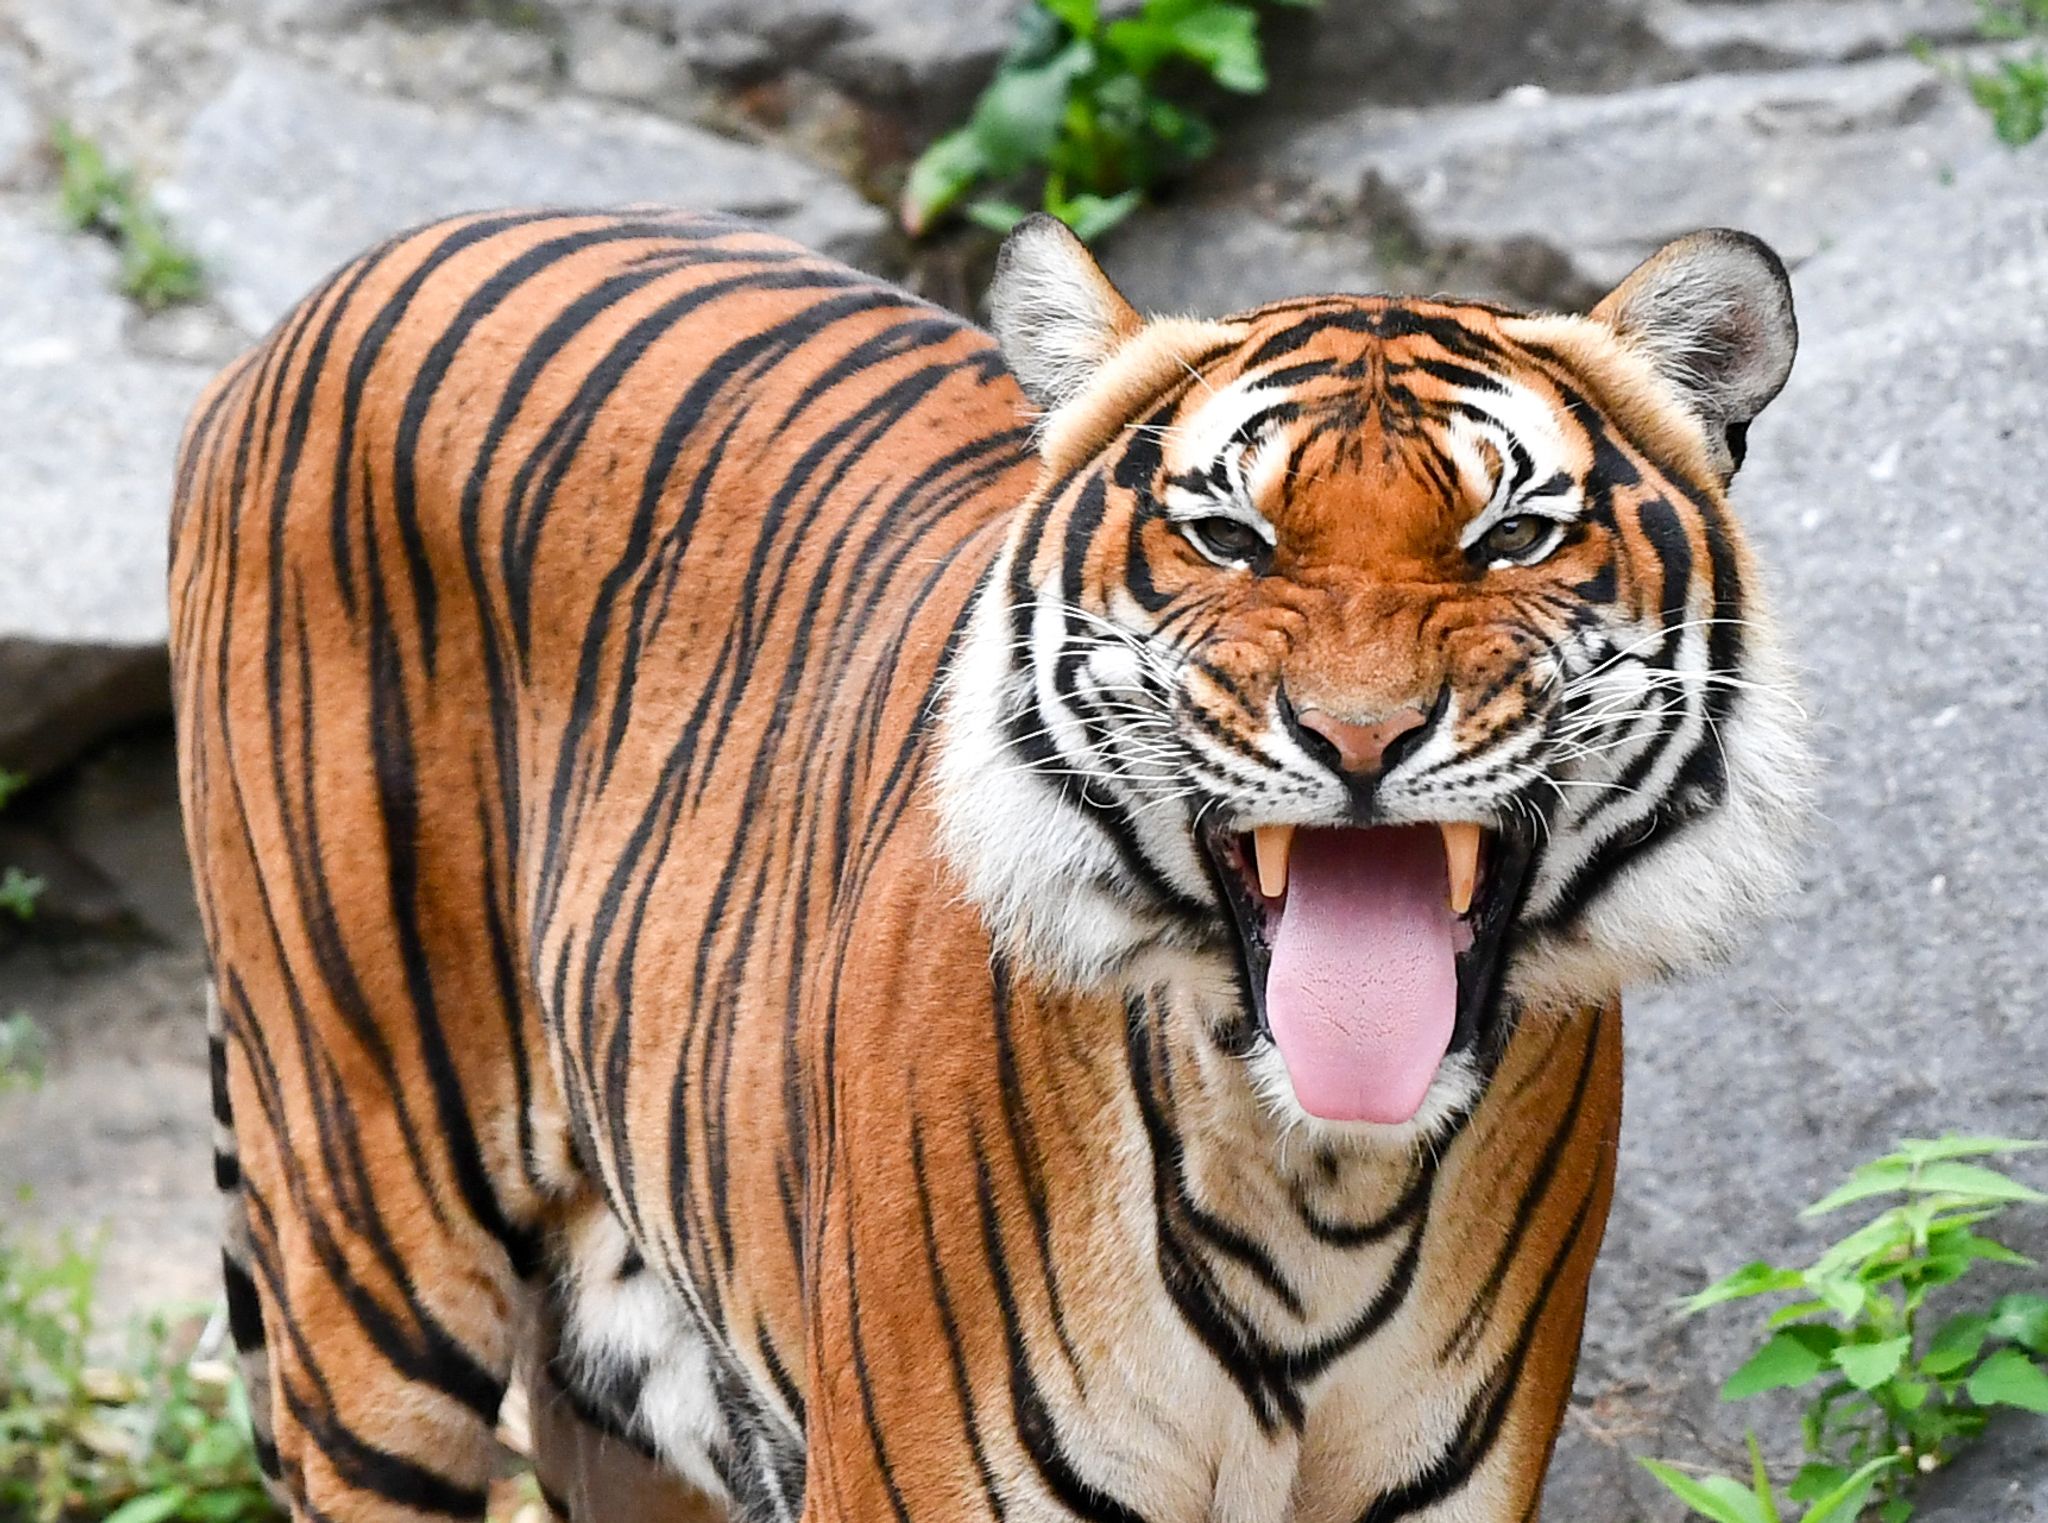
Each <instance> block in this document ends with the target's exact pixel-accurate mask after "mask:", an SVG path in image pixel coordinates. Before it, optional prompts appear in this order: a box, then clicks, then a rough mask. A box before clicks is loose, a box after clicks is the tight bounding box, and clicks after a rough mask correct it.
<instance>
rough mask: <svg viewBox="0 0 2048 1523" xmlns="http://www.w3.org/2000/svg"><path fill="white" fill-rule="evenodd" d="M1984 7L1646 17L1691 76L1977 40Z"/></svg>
mask: <svg viewBox="0 0 2048 1523" xmlns="http://www.w3.org/2000/svg"><path fill="white" fill-rule="evenodd" d="M1982 15H1983V11H1982V9H1981V8H1980V7H1978V6H1977V5H1975V4H1972V3H1971V0H1764V3H1761V4H1743V5H1731V4H1727V3H1725V0H1724V3H1715V4H1699V3H1685V0H1680V3H1669V4H1662V5H1652V6H1651V7H1650V9H1649V11H1648V13H1647V18H1646V19H1647V21H1648V23H1649V27H1650V30H1651V32H1652V33H1653V34H1654V35H1655V37H1656V38H1657V41H1658V44H1659V45H1660V46H1661V47H1662V48H1663V50H1664V51H1665V52H1666V54H1668V58H1667V59H1666V60H1665V61H1664V63H1663V66H1664V67H1666V68H1668V69H1672V70H1674V71H1675V72H1677V73H1681V74H1683V75H1686V76H1691V75H1696V74H1708V73H1715V72H1720V71H1732V70H1749V69H1781V68H1796V67H1802V66H1805V65H1809V64H1828V63H1856V62H1860V61H1862V60H1864V59H1869V58H1881V57H1884V56H1886V55H1887V54H1896V53H1905V52H1907V51H1909V50H1910V49H1911V48H1912V47H1913V46H1914V44H1915V43H1922V42H1924V43H1928V44H1945V43H1961V42H1970V41H1974V40H1975V39H1976V38H1977V36H1978V21H1979V19H1980V18H1981V17H1982Z"/></svg>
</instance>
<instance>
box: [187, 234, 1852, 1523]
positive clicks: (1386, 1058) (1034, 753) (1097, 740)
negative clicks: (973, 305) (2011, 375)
mask: <svg viewBox="0 0 2048 1523" xmlns="http://www.w3.org/2000/svg"><path fill="white" fill-rule="evenodd" d="M989 311H990V314H991V319H990V324H989V327H990V330H991V331H984V330H983V329H981V328H979V327H977V326H975V325H973V324H972V323H970V322H968V321H967V320H965V319H964V318H962V317H960V316H956V315H955V314H953V313H952V312H949V311H947V310H944V309H942V308H940V307H938V306H935V305H932V304H930V303H928V302H926V301H924V300H922V299H920V298H918V297H916V296H914V295H911V294H909V293H908V292H907V291H905V290H903V289H900V288H899V287H898V286H896V285H893V284H890V283H888V282H886V281H884V280H881V279H878V278H875V277H873V276H870V275H868V274H864V273H861V272H859V271H857V270H854V269H851V268H848V267H846V266H844V265H842V264H839V263H836V262H834V261H832V260H830V259H827V258H824V257H822V256H820V255H818V254H815V253H813V252H810V251H808V250H807V249H805V248H803V247H800V246H798V245H797V244H795V243H792V242H790V241H787V240H785V239H784V238H782V237H780V236H777V235H775V234H773V233H771V232H767V231H763V230H761V229H759V228H757V227H754V226H751V225H749V224H746V223H744V222H739V221H734V220H730V219H727V218H724V217H722V216H717V215H699V214H691V213H686V212H681V211H672V210H667V209H661V208H626V209H623V210H587V211H586V210H531V209H527V210H510V211H499V212H488V213H475V214H469V215H464V216H460V217H457V218H454V219H452V220H446V221H442V222H439V223H436V224H434V225H431V226H427V227H423V228H420V229H417V230H414V231H410V232H407V233H404V234H401V235H398V236H395V237H393V238H391V239H390V240H389V241H387V242H385V243H384V244H382V245H381V246H379V247H377V248H375V249H373V250H371V251H369V252H367V253H365V254H364V255H362V256H361V257H359V258H357V259H356V260H355V261H354V262H352V263H350V264H348V265H346V266H345V267H343V268H342V269H340V270H339V271H338V272H336V273H335V274H333V275H332V276H331V277H329V278H328V279H327V280H326V282H325V283H324V284H322V285H320V286H319V287H318V288H317V289H316V290H314V291H313V292H312V293H311V294H310V295H308V296H307V297H306V298H305V299H304V300H303V301H302V302H301V303H300V304H299V305H298V306H297V307H296V308H295V309H294V310H293V311H291V312H290V313H289V314H288V315H287V316H286V317H284V318H283V319H282V320H281V322H280V323H279V324H278V326H277V327H276V328H275V330H274V331H272V332H271V333H270V334H269V335H268V337H266V338H265V339H263V340H262V341H261V342H260V343H259V344H258V345H257V346H256V347H254V348H253V349H252V350H251V351H249V352H248V353H247V354H246V355H244V356H243V357H242V358H240V359H239V360H237V361H235V362H234V363H232V364H231V365H229V366H228V367H227V368H226V369H225V370H224V371H223V372H222V373H221V375H220V376H219V377H218V378H217V379H216V380H215V381H214V382H213V383H212V385H211V386H210V387H209V389H208V390H207V391H206V392H205V393H204V394H203V395H202V397H201V398H200V400H199V402H198V404H197V406H196V409H195V411H194V413H193V415H192V418H191V421H190V422H189V424H188V426H187V430H186V432H185V435H184V438H183V441H182V444H181V447H180V451H179V455H178V461H177V465H176V474H175V493H174V501H173V506H172V512H171V556H170V568H169V596H170V607H171V630H172V634H171V650H172V662H173V682H174V688H175V700H176V701H175V715H176V728H177V740H178V755H179V786H180V794H181V799H182V806H183V811H184V818H185V821H186V829H187V837H188V845H189V849H190V853H191V859H192V864H193V870H194V875H195V879H196V883H197V889H198V895H199V899H200V903H201V909H202V914H203V920H204V930H205V937H206V942H207V947H208V953H209V963H208V979H209V992H208V1004H209V1011H210V1023H211V1024H210V1031H211V1035H210V1052H211V1059H212V1068H213V1074H214V1104H215V1111H216V1119H217V1122H218V1130H217V1144H216V1146H217V1151H216V1159H215V1169H216V1176H217V1182H218V1184H219V1185H220V1187H221V1189H222V1191H223V1192H224V1198H225V1200H226V1203H227V1224H226V1228H225V1231H224V1247H223V1266H224V1274H225V1282H226V1292H227V1305H228V1308H229V1321H230V1325H231V1329H232V1334H233V1339H234V1343H235V1345H236V1348H237V1349H238V1351H239V1355H240V1360H241V1364H242V1368H243V1371H244V1373H245V1377H246V1381H247V1386H248V1390H249V1395H250V1406H251V1410H252V1413H253V1424H254V1428H255V1433H256V1443H257V1450H258V1457H259V1459H260V1461H261V1464H262V1467H263V1469H264V1472H265V1474H266V1475H267V1476H268V1477H269V1479H270V1482H271V1484H272V1485H273V1487H274V1489H275V1491H276V1493H277V1495H278V1496H279V1498H280V1499H281V1500H282V1501H283V1502H284V1503H285V1504H286V1505H287V1506H288V1507H289V1510H290V1512H291V1515H292V1516H293V1517H294V1518H295V1519H300V1520H333V1523H385V1520H408V1523H416V1520H421V1519H432V1518H454V1519H475V1518H478V1517H480V1516H482V1515H483V1514H484V1511H485V1508H486V1504H487V1499H488V1497H489V1496H490V1495H491V1488H492V1486H493V1484H494V1482H495V1481H497V1480H498V1479H499V1478H500V1477H501V1476H502V1475H503V1470H502V1467H503V1465H504V1464H505V1463H506V1459H505V1453H504V1450H503V1449H502V1448H501V1447H500V1439H499V1437H498V1434H499V1432H500V1424H501V1422H506V1421H510V1418H509V1417H508V1414H512V1413H515V1412H517V1411H519V1410H521V1409H522V1404H523V1411H524V1413H525V1418H524V1436H525V1447H526V1448H527V1449H528V1450H529V1451H530V1453H531V1460H532V1465H533V1474H534V1476H535V1478H536V1481H537V1486H538V1491H539V1494H540V1496H541V1497H542V1498H543V1499H544V1505H545V1506H546V1507H547V1508H549V1509H551V1510H552V1511H553V1513H554V1514H555V1515H556V1516H557V1517H560V1518H563V1519H574V1520H576V1523H597V1520H611V1519H639V1518H661V1519H677V1520H707V1523H710V1520H732V1523H771V1520H772V1523H788V1520H803V1523H839V1520H847V1523H851V1520H858V1523H885V1520H896V1523H935V1520H990V1523H993V1520H1005V1523H1054V1520H1062V1523H1067V1520H1080V1519H1085V1520H1091V1523H1196V1520H1214V1523H1283V1520H1292V1523H1392V1520H1395V1519H1407V1520H1416V1523H1504V1520H1514V1519H1531V1518H1534V1517H1536V1516H1537V1515H1538V1510H1539V1508H1540V1506H1541V1494H1542V1487H1543V1481H1544V1475H1545V1471H1546V1468H1547V1466H1548V1464H1549V1457H1550V1453H1551V1450H1552V1447H1553V1444H1554V1442H1555V1439H1556V1436H1557V1433H1558V1431H1559V1427H1560V1424H1561V1421H1562V1419H1563V1416H1564V1413H1565V1409H1566V1404H1567V1401H1568V1398H1569V1394H1570V1391H1571V1386H1572V1380H1573V1375H1574V1368H1575V1364H1576V1361H1577V1358H1578V1348H1579V1343H1580V1338H1581V1332H1582V1325H1583V1321H1584V1314H1585V1304H1586V1297H1587V1285H1588V1276H1589V1274H1590V1272H1591V1270H1592V1267H1593V1264H1594V1259H1595V1255H1596V1253H1597V1251H1598V1248H1599V1246H1600V1242H1601V1238H1602V1235H1603V1233H1604V1231H1605V1227H1606V1218H1607V1213H1608V1207H1609V1202H1610V1199H1611V1195H1612V1190H1613V1182H1614V1173H1615V1152H1616V1146H1617V1136H1618V1128H1619V1123H1620V1106H1621V1052H1622V1049H1621V1042H1622V1025H1621V1013H1620V1010H1621V1007H1620V1002H1619V999H1620V991H1621V989H1622V987H1623V986H1624V985H1627V984H1632V983H1636V982H1639V981H1642V980H1646V979H1651V978H1661V977H1664V976H1666V975H1669V974H1672V973H1675V972H1678V971H1680V970H1684V969H1688V968H1692V967H1695V966H1698V965H1700V964H1701V963H1703V962H1705V961H1707V960H1710V959H1712V958H1715V957H1718V956H1721V955H1722V954H1723V953H1725V952H1726V951H1727V950H1728V949H1729V948H1730V947H1731V946H1733V945H1734V944H1735V942H1736V940H1737V939H1738V938H1739V935H1740V933H1741V932H1742V930H1743V929H1744V928H1745V927H1746V926H1747V925H1749V924H1750V923H1752V922H1753V921H1754V920H1755V918H1756V917H1757V916H1758V915H1759V914H1761V913H1763V912H1764V911H1766V910H1767V908H1768V907H1769V906H1770V905H1771V904H1772V902H1773V901H1775V900H1777V899H1778V898H1779V897H1780V896H1782V895H1783V894H1785V893H1786V892H1787V891H1789V890H1790V889H1791V888H1792V887H1794V886H1795V883H1796V872H1797V865H1798V855H1799V848H1798V846H1797V842H1798V840H1799V836H1800V832H1801V830H1802V828H1803V821H1804V820H1805V818H1806V816H1807V814H1808V812H1809V809H1810V795H1811V793H1812V790H1813V786H1814V784H1813V777H1814V767H1815V763H1814V761H1813V756H1812V751H1811V747H1810V742H1809V740H1808V739H1807V728H1808V727H1807V726H1806V724H1805V722H1804V720H1803V718H1802V710H1801V704H1800V697H1799V692H1798V687H1797V683H1796V680H1795V678H1794V675H1793V671H1792V666H1791V662H1790V658H1789V656H1788V655H1787V654H1786V650H1785V647H1786V644H1787V642H1786V641H1785V640H1784V639H1783V638H1782V637H1781V636H1780V634H1779V633H1778V632H1777V626H1776V624H1775V623H1774V621H1773V618H1772V615H1771V612H1770V609H1769V606H1768V597H1767V595H1766V592H1765V590H1764V588H1763V586H1762V573H1761V572H1760V570H1759V568H1758V567H1757V565H1756V564H1755V561H1754V557H1753V553H1752V551H1751V549H1750V548H1749V545H1748V542H1747V541H1746V539H1745V537H1744V534H1743V531H1742V529H1741V527H1740V525H1739V524H1738V522H1737V520H1736V518H1735V517H1734V516H1733V513H1732V511H1731V509H1730V507H1729V501H1728V491H1729V485H1730V482H1731V479H1732V478H1733V476H1734V474H1735V471H1736V468H1737V466H1738V465H1739V464H1740V462H1741V461H1742V459H1743V456H1744V453H1745V447H1746V442H1747V435H1748V429H1749V427H1750V423H1751V421H1752V419H1753V418H1755V417H1756V416H1757V414H1758V413H1759V412H1760V410H1761V409H1762V408H1763V407H1764V406H1765V404H1766V403H1768V402H1769V401H1770V400H1771V399H1772V398H1773V397H1774V396H1775V395H1776V394H1777V392H1778V391H1779V389H1780V387H1781V386H1782V385H1783V384H1784V382H1785V380H1786V377H1787V373H1788V371H1789V369H1790V366H1791V363H1792V357H1793V353H1794V350H1795V348H1796V345H1797V328H1796V323H1795V319H1794V315H1793V310H1792V304H1791V296H1790V287H1789V283H1788V281H1787V277H1786V273H1785V269H1784V266H1783V265H1782V264H1781V263H1780V261H1779V260H1778V258H1777V257H1776V256H1775V255H1774V254H1773V253H1772V252H1771V251H1770V249H1769V248H1768V247H1767V246H1766V245H1764V244H1763V243H1761V242H1759V241H1758V240H1757V239H1755V238H1753V237H1750V236H1748V235H1746V234H1742V233H1737V232H1732V231H1725V230H1710V231H1705V232H1701V233H1696V234H1693V235H1690V236H1687V237H1683V238H1679V239H1678V240H1676V241H1675V242H1672V243H1670V244H1669V245H1667V246H1665V247H1664V248H1662V249H1661V250H1660V251H1659V252H1657V253H1656V254H1654V255H1653V256H1652V257H1650V258H1649V259H1648V260H1647V261H1646V262H1644V263H1643V264H1642V265H1641V266H1640V267H1639V268H1637V269H1636V270H1635V271H1634V272H1633V273H1631V274H1629V275H1628V276H1627V278H1626V279H1625V280H1623V281H1622V282H1621V283H1620V284H1619V285H1618V286H1617V287H1616V288H1615V289H1614V290H1613V291H1612V293H1611V294H1609V295H1608V296H1607V297H1606V298H1604V299H1603V300H1602V301H1600V302H1599V303H1598V304H1597V305H1595V306H1593V307H1592V308H1591V310H1590V311H1589V312H1586V313H1584V314H1576V315H1575V314H1560V313H1550V312H1523V311H1519V310H1515V309H1511V308H1509V307H1505V306H1500V305H1494V304H1489V303H1485V302H1479V301H1461V300H1451V299H1421V298H1403V297H1395V296H1385V295H1358V294H1339V295H1327V296H1315V297H1304V298H1300V299H1295V300H1287V301H1280V302H1276V303H1273V304H1270V305H1266V306H1262V307H1259V308H1256V309H1255V310H1250V311H1246V312H1242V313H1239V314H1236V315H1232V316H1227V317H1222V318H1203V317H1190V316H1152V317H1147V316H1143V315H1141V314H1140V313H1139V312H1138V311H1137V310H1136V309H1135V308H1134V307H1133V306H1132V305H1131V303H1130V302H1129V301H1128V300H1127V299H1126V298H1125V297H1124V296H1123V295H1122V294H1121V293H1120V292H1119V291H1118V290H1117V288H1116V287H1115V285H1114V284H1113V283H1112V282H1111V280H1110V279H1109V277H1108V276H1107V275H1106V274H1105V273H1104V272H1103V270H1102V268H1101V266H1100V265H1098V264H1097V263H1096V261H1095V259H1094V258H1093V256H1091V255H1090V253H1089V252H1088V251H1087V249H1086V248H1085V247H1084V246H1083V244H1082V243H1081V242H1080V241H1078V240H1077V239H1076V238H1075V237H1074V236H1073V235H1072V234H1071V233H1070V232H1068V231H1067V229H1066V228H1065V227H1063V226H1062V225H1061V224H1060V223H1058V222H1057V221H1054V220H1052V219H1050V218H1046V217H1042V216H1039V217H1032V218H1030V219H1028V220H1026V221H1024V222H1023V223H1021V224H1020V225H1019V226H1018V227H1017V228H1016V229H1015V230H1014V231H1013V232H1012V234H1011V235H1010V236H1009V237H1008V239H1007V241H1006V242H1005V243H1004V244H1003V247H1002V250H1001V254H1000V258H999V262H998V265H997V268H996V273H995V275H994V278H993V282H992V285H991V288H990V294H989ZM508 1393H509V1394H510V1395H512V1396H513V1398H514V1399H512V1400H508Z"/></svg>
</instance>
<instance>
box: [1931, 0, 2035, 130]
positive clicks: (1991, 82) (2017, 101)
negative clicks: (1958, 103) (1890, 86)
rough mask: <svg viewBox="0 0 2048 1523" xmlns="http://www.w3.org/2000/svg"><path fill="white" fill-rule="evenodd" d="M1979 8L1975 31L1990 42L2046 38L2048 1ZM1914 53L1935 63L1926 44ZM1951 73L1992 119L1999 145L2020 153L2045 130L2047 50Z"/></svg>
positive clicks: (2002, 1)
mask: <svg viewBox="0 0 2048 1523" xmlns="http://www.w3.org/2000/svg"><path fill="white" fill-rule="evenodd" d="M1979 5H1980V8H1981V15H1980V17H1979V19H1978V23H1977V29H1978V31H1979V32H1980V33H1982V35H1983V36H1984V37H1985V38H1986V40H1988V41H1992V42H2013V43H2016V42H2021V41H2024V40H2025V39H2026V38H2028V37H2038V36H2048V0H1979ZM1917 51H1918V52H1919V53H1920V56H1921V57H1922V58H1923V59H1925V60H1927V61H1928V62H1930V63H1935V62H1936V60H1935V59H1934V55H1933V50H1932V49H1930V48H1928V47H1926V46H1925V44H1921V45H1920V46H1919V47H1918V49H1917ZM1936 66H1937V67H1939V64H1937V65H1936ZM1954 73H1955V75H1956V77H1957V78H1958V79H1960V80H1961V81H1962V82H1963V87H1964V88H1965V89H1967V90H1968V91H1969V92H1970V98H1971V99H1972V100H1974V101H1976V103H1977V104H1978V105H1979V106H1981V107H1983V108H1984V112H1985V114H1986V115H1987V116H1989V117H1990V118H1991V130H1992V131H1993V132H1995V133H1997V134H1998V138H1999V141H2001V142H2003V143H2006V144H2009V145H2010V146H2012V147H2014V148H2019V147H2022V146H2024V145H2025V144H2028V143H2031V142H2033V140H2034V139H2035V138H2037V137H2039V136H2040V135H2041V134H2042V133H2043V132H2044V131H2048V49H2043V48H2036V49H2035V50H2034V51H2033V52H2032V53H2031V54H2026V55H2020V54H2016V53H2015V54H2012V55H2009V56H2007V57H2004V58H2000V59H1997V60H1996V61H1995V62H1993V63H1992V65H1991V67H1990V68H1988V69H1978V68H1971V67H1969V66H1967V65H1965V66H1963V67H1961V68H1958V69H1956V70H1955V71H1954Z"/></svg>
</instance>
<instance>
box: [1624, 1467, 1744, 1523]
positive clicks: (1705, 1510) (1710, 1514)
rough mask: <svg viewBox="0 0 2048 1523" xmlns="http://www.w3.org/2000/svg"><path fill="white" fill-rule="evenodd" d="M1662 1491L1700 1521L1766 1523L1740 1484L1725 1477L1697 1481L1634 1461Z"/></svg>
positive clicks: (1682, 1474)
mask: <svg viewBox="0 0 2048 1523" xmlns="http://www.w3.org/2000/svg"><path fill="white" fill-rule="evenodd" d="M1636 1463H1637V1464H1639V1465H1641V1466H1642V1467H1643V1468H1644V1469H1645V1470H1647V1471H1649V1472H1650V1474H1651V1475H1653V1476H1655V1477H1656V1478H1657V1479H1658V1480H1659V1481H1660V1482H1662V1483H1663V1486H1664V1489H1665V1490H1666V1491H1668V1492H1670V1493H1671V1494H1672V1495H1673V1496H1675V1497H1677V1498H1678V1500H1679V1501H1681V1502H1683V1503H1685V1505H1686V1506H1688V1507H1690V1508H1691V1509H1692V1510H1693V1511H1694V1512H1696V1513H1698V1514H1699V1515H1700V1516H1701V1517H1703V1518H1712V1519H1713V1520H1714V1523H1770V1518H1769V1515H1768V1514H1766V1513H1765V1512H1764V1510H1763V1508H1762V1506H1761V1505H1760V1504H1759V1503H1758V1502H1757V1499H1756V1498H1755V1497H1753V1496H1751V1495H1750V1494H1749V1492H1748V1491H1746V1490H1744V1489H1743V1486H1742V1483H1741V1482H1739V1481H1735V1480H1731V1479H1730V1478H1729V1477H1727V1476H1725V1475H1709V1476H1702V1477H1700V1478H1699V1479H1698V1480H1695V1479H1693V1477H1691V1476H1689V1475H1686V1474H1685V1473H1684V1472H1683V1471H1679V1470H1674V1469H1672V1468H1671V1466H1669V1465H1666V1464H1662V1463H1660V1462H1658V1461H1656V1460H1638V1461H1637V1462H1636Z"/></svg>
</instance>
